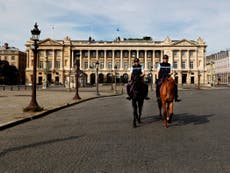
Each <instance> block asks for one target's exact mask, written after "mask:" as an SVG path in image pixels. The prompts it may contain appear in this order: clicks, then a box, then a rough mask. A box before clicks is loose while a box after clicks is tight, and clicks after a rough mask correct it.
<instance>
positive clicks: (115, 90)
mask: <svg viewBox="0 0 230 173" xmlns="http://www.w3.org/2000/svg"><path fill="white" fill-rule="evenodd" d="M114 71H115V78H114V83H115V84H114V92H115V93H117V65H115V66H114Z"/></svg>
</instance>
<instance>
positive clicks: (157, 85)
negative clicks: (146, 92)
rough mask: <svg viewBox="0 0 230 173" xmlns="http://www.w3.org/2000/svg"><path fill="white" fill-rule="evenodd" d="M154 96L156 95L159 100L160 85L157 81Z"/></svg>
mask: <svg viewBox="0 0 230 173" xmlns="http://www.w3.org/2000/svg"><path fill="white" fill-rule="evenodd" d="M156 97H157V101H159V100H160V85H159V83H158V82H157V83H156Z"/></svg>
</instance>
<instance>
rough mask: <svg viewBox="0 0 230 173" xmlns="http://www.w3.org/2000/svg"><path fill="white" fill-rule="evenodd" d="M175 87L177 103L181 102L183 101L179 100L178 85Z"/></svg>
mask: <svg viewBox="0 0 230 173" xmlns="http://www.w3.org/2000/svg"><path fill="white" fill-rule="evenodd" d="M174 87H175V102H180V101H181V99H178V97H179V96H178V86H177V84H175V85H174Z"/></svg>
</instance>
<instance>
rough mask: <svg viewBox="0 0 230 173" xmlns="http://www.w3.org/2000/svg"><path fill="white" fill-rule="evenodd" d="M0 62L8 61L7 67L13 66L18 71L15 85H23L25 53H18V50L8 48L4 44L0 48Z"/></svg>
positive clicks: (6, 44)
mask: <svg viewBox="0 0 230 173" xmlns="http://www.w3.org/2000/svg"><path fill="white" fill-rule="evenodd" d="M0 60H1V61H8V62H9V65H11V66H15V67H16V68H17V70H18V71H19V78H18V82H17V84H25V69H26V53H25V52H23V51H20V50H19V49H18V48H15V47H9V45H8V43H5V44H4V45H3V46H1V47H0Z"/></svg>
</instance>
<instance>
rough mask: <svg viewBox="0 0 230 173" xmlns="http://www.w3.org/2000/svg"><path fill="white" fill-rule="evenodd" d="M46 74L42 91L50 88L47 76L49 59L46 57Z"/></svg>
mask: <svg viewBox="0 0 230 173" xmlns="http://www.w3.org/2000/svg"><path fill="white" fill-rule="evenodd" d="M44 74H45V79H44V83H43V87H42V89H46V88H47V86H48V81H47V74H48V57H47V56H46V59H45V64H44Z"/></svg>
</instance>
